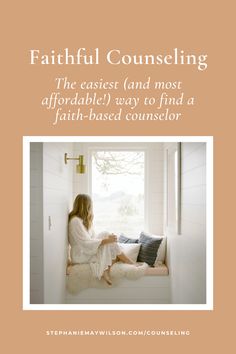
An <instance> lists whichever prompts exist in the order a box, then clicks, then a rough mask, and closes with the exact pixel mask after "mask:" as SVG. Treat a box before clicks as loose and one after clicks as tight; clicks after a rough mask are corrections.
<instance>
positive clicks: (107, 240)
mask: <svg viewBox="0 0 236 354" xmlns="http://www.w3.org/2000/svg"><path fill="white" fill-rule="evenodd" d="M92 223H93V207H92V200H91V198H90V197H89V196H88V195H86V194H79V195H77V197H76V198H75V201H74V205H73V210H72V211H71V212H70V214H69V243H70V246H71V251H70V252H71V253H70V256H71V263H72V265H73V264H81V263H88V264H89V265H90V267H91V269H92V273H93V275H94V276H95V277H96V278H98V279H101V278H103V279H104V280H105V281H106V283H107V284H109V285H112V282H111V278H110V269H111V266H112V265H113V264H114V263H115V262H116V261H122V262H124V263H128V264H133V262H132V261H131V260H130V259H129V258H128V257H127V256H126V255H125V254H124V253H123V252H122V251H121V249H120V247H119V245H118V244H117V236H116V235H113V234H109V233H102V234H100V235H98V237H96V236H95V233H94V231H93V227H92Z"/></svg>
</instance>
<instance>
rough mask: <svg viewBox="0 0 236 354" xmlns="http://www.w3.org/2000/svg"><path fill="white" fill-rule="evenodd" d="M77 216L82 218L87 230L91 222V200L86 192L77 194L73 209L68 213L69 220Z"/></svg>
mask: <svg viewBox="0 0 236 354" xmlns="http://www.w3.org/2000/svg"><path fill="white" fill-rule="evenodd" d="M74 216H78V217H79V218H81V219H82V220H83V224H84V226H85V227H86V229H87V230H89V229H90V228H91V226H92V223H93V205H92V200H91V198H90V196H89V195H87V194H78V195H77V197H76V198H75V201H74V205H73V209H72V211H71V212H70V214H69V221H70V220H71V219H72V218H73V217H74Z"/></svg>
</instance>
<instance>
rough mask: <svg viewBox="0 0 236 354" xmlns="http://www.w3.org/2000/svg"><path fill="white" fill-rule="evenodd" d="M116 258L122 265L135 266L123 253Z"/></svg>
mask: <svg viewBox="0 0 236 354" xmlns="http://www.w3.org/2000/svg"><path fill="white" fill-rule="evenodd" d="M117 258H118V259H119V260H120V261H121V262H123V263H127V264H135V262H133V261H132V260H131V259H130V258H129V257H127V256H126V255H125V254H124V253H123V252H122V253H121V254H118V256H117Z"/></svg>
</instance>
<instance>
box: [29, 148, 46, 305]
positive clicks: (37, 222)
mask: <svg viewBox="0 0 236 354" xmlns="http://www.w3.org/2000/svg"><path fill="white" fill-rule="evenodd" d="M43 301H44V296H43V144H42V143H30V303H31V304H42V303H43Z"/></svg>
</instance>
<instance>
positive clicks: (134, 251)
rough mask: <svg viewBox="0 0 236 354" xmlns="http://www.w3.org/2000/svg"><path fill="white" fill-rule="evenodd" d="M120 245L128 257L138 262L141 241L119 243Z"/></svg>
mask: <svg viewBox="0 0 236 354" xmlns="http://www.w3.org/2000/svg"><path fill="white" fill-rule="evenodd" d="M119 246H120V248H121V250H122V252H124V254H125V255H126V256H127V257H129V258H130V259H131V260H132V261H133V262H137V258H138V254H139V250H140V247H141V243H119Z"/></svg>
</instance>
